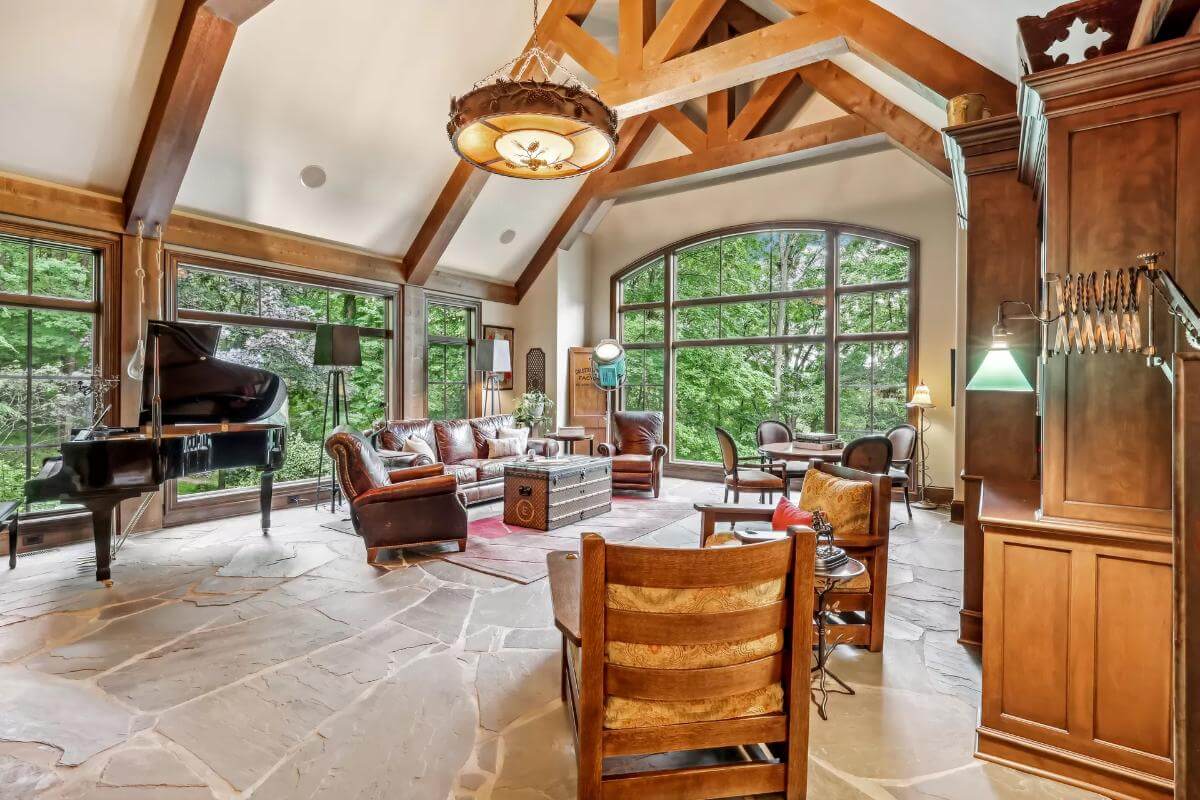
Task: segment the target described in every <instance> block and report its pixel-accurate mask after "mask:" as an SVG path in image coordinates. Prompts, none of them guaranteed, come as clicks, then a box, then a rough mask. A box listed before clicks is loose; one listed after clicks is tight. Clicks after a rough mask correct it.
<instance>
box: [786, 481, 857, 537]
mask: <svg viewBox="0 0 1200 800" xmlns="http://www.w3.org/2000/svg"><path fill="white" fill-rule="evenodd" d="M800 507H801V508H803V509H804V510H805V511H824V512H825V518H826V519H827V520H828V521H829V524H830V525H832V526H833V533H834V535H835V536H867V535H869V534H870V526H871V484H870V483H869V482H867V481H852V480H847V479H846V478H838V477H836V476H834V475H830V474H828V473H825V472H821V471H820V470H819V469H810V470H809V471H808V473H807V474H806V475H805V476H804V487H803V488H802V489H801V490H800Z"/></svg>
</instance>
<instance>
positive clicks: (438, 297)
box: [421, 291, 483, 417]
mask: <svg viewBox="0 0 1200 800" xmlns="http://www.w3.org/2000/svg"><path fill="white" fill-rule="evenodd" d="M431 305H435V306H448V307H450V308H462V309H465V310H466V311H468V312H469V313H470V315H471V318H470V322H469V323H468V331H467V338H466V340H463V339H456V338H446V337H430V336H429V306H431ZM421 329H422V331H423V332H424V336H423V341H424V344H423V346H422V348H421V350H422V363H423V367H422V369H423V375H424V379H423V381H422V384H421V386H422V392H421V394H422V396H423V400H424V411H423V414H424V416H425V417H429V345H430V344H431V343H432V344H466V347H467V409H466V410H467V416H468V417H476V416H479V413H480V407H481V405H482V401H481V400H480V397H479V395H480V392H481V388H482V387H481V385H480V383H479V381H478V380H477V379H476V378H475V346H476V345H477V344H478V343H479V341H480V340H481V339H482V338H483V303H482V302H480V301H479V300H471V299H468V298H465V297H459V296H457V295H451V294H440V293H437V292H429V291H427V292H425V302H424V303H423V304H422V306H421ZM442 385H445V384H442Z"/></svg>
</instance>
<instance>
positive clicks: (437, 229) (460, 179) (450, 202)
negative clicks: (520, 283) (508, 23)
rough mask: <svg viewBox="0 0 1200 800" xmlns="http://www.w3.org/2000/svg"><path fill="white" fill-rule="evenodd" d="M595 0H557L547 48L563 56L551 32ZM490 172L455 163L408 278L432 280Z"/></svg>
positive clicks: (543, 34) (417, 240)
mask: <svg viewBox="0 0 1200 800" xmlns="http://www.w3.org/2000/svg"><path fill="white" fill-rule="evenodd" d="M595 4H596V0H553V2H551V3H550V7H549V8H547V9H546V11H545V13H544V14H542V19H541V22H539V23H538V28H537V34H538V37H537V38H538V41H540V42H542V43H543V45H542V47H543V49H544V50H545V51H546V52H547V53H549V54H550V55H552V56H554V57H555V58H559V57H561V56H562V54H563V52H564V51H563V49H562V45H560V44H558V43H557V42H555V41H554V40H553V38H552V37H551V36H550V34H551V32H553V31H554V30H555V29H557V28H558V25H559V22H561V21H562V19H563V18H564V17H568V16H569V17H571V18H572V19H574V20H582V19H583V18H585V17H586V16H587V14H588V13H589V12H590V11H591V10H592V6H594V5H595ZM532 46H533V37H530V39H529V42H528V43H526V45H525V49H526V50H528V49H529V48H530V47H532ZM490 174H491V173H488V172H485V171H484V170H481V169H477V168H475V167H473V166H471V165H470V164H468V163H467V162H465V161H463V160H462V159H459V160H458V161H457V162H456V163H455V165H454V170H453V171H452V172H451V173H450V177H449V178H448V179H447V180H446V185H445V186H443V187H442V191H441V192H440V193H439V194H438V197H437V200H436V201H435V202H434V204H433V208H431V209H430V210H429V214H427V215H426V217H425V220H424V222H422V223H421V227H420V228H419V229H418V230H417V235H416V236H415V237H413V241H412V244H411V245H409V247H408V253H406V254H405V256H404V263H405V265H406V266H407V269H408V274H407V276H406V279H407V281H408V282H409V283H413V284H416V285H418V286H421V285H423V284H424V283H425V282H426V281H427V280H429V276H430V275H432V274H433V271H434V270H435V269H436V268H437V265H438V261H440V260H441V258H442V256H443V255H444V254H445V252H446V248H447V247H449V246H450V241H451V240H452V239H453V238H454V234H456V233H457V232H458V229H459V228H460V227H461V226H462V223H463V220H464V219H466V218H467V212H468V211H470V210H471V206H472V205H474V204H475V200H476V198H478V197H479V193H480V192H482V191H483V187H484V186H485V185H486V184H487V180H488V176H489V175H490Z"/></svg>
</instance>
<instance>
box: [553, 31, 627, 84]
mask: <svg viewBox="0 0 1200 800" xmlns="http://www.w3.org/2000/svg"><path fill="white" fill-rule="evenodd" d="M554 38H555V41H556V42H558V43H559V44H560V45H561V46H562V48H563V50H564V51H565V52H566V54H567V55H569V56H570V57H571V58H573V59H575V61H576V62H577V63H578V64H579V66H581V67H583V68H584V69H585V70H587V71H588V72H589V73H591V74H592V75H595V76H596V78H597V79H599V80H602V81H604V80H612V79H613V78H615V77H617V57H616V56H615V55H613V53H612V51H611V50H609V49H608V48H607V47H605V46H604V45H603V44H601V43H600V42H599V41H597V40H596V37H594V36H592V35H591V34H590V33H588V32H587V31H585V30H584V29H583V28H581V27H580V26H579V23H577V22H575V20H573V19H571V18H570V17H563V18H562V20H560V21H559V23H558V27H557V28H555V31H554Z"/></svg>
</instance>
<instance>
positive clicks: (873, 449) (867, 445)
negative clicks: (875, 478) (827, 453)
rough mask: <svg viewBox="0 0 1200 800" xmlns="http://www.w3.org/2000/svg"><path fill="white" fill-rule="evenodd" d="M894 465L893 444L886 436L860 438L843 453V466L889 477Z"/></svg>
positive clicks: (847, 446)
mask: <svg viewBox="0 0 1200 800" xmlns="http://www.w3.org/2000/svg"><path fill="white" fill-rule="evenodd" d="M891 463H892V442H891V440H890V439H888V437H886V436H860V437H858V438H857V439H855V440H854V441H852V442H850V444H848V445H846V449H845V450H843V451H842V466H844V467H849V468H850V469H856V470H858V471H859V472H869V473H871V474H872V475H887V474H888V468H889V467H890V466H891Z"/></svg>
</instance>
